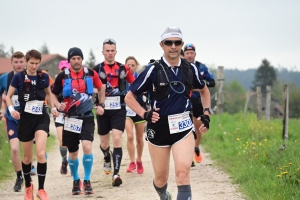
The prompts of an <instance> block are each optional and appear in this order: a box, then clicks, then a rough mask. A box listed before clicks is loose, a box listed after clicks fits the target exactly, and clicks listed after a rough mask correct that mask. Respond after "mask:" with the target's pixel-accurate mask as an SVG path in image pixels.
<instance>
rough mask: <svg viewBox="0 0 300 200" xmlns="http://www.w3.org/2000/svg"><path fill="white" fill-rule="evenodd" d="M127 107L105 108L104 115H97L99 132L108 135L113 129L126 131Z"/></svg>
mask: <svg viewBox="0 0 300 200" xmlns="http://www.w3.org/2000/svg"><path fill="white" fill-rule="evenodd" d="M125 121H126V109H125V107H124V106H122V107H121V109H118V110H105V111H104V114H103V115H97V124H98V134H99V135H106V134H108V133H109V132H110V131H111V130H112V129H117V130H120V131H122V132H123V131H124V129H125Z"/></svg>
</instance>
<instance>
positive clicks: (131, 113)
mask: <svg viewBox="0 0 300 200" xmlns="http://www.w3.org/2000/svg"><path fill="white" fill-rule="evenodd" d="M126 116H128V117H134V116H136V113H135V112H134V111H133V110H131V108H129V107H128V106H126Z"/></svg>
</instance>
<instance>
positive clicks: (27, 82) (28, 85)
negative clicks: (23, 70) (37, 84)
mask: <svg viewBox="0 0 300 200" xmlns="http://www.w3.org/2000/svg"><path fill="white" fill-rule="evenodd" d="M24 89H25V91H26V92H29V91H31V81H30V79H29V78H28V76H27V74H25V80H24Z"/></svg>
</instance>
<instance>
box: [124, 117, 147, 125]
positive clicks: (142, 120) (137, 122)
mask: <svg viewBox="0 0 300 200" xmlns="http://www.w3.org/2000/svg"><path fill="white" fill-rule="evenodd" d="M126 118H130V119H131V120H132V121H133V123H134V124H140V123H143V122H145V121H146V120H144V119H143V118H142V117H141V116H139V115H136V116H127V117H126Z"/></svg>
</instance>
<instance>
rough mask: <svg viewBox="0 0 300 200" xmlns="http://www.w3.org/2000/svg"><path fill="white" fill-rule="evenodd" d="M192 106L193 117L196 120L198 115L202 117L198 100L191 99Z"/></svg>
mask: <svg viewBox="0 0 300 200" xmlns="http://www.w3.org/2000/svg"><path fill="white" fill-rule="evenodd" d="M191 102H192V106H193V116H194V117H196V118H198V117H200V115H203V106H202V102H201V101H200V99H191Z"/></svg>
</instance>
